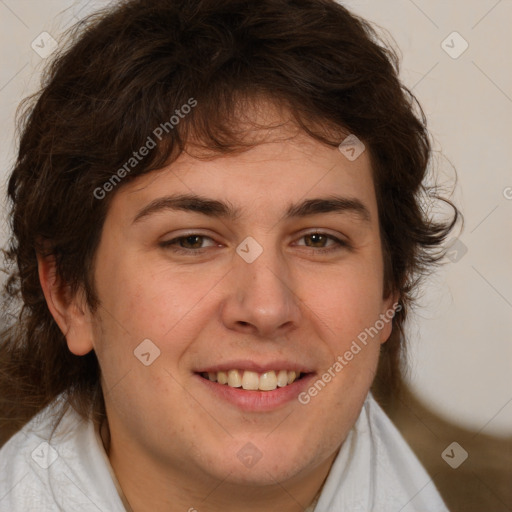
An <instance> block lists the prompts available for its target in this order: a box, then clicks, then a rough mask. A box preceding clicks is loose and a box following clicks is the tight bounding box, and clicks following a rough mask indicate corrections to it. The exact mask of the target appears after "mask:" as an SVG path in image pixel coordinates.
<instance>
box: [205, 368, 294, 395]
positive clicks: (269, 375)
mask: <svg viewBox="0 0 512 512" xmlns="http://www.w3.org/2000/svg"><path fill="white" fill-rule="evenodd" d="M203 376H204V377H208V379H210V380H211V381H213V382H218V383H219V384H227V385H228V386H231V387H232V388H240V387H241V388H242V389H247V390H255V391H256V390H260V391H272V390H274V389H276V388H277V387H280V388H282V387H284V386H287V385H288V384H291V383H292V382H293V381H295V380H296V379H297V377H299V376H300V372H295V371H286V370H279V371H277V370H276V371H274V370H271V371H269V372H265V373H262V374H258V373H256V372H252V371H250V370H229V371H227V372H208V373H204V374H203Z"/></svg>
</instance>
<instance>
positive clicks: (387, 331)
mask: <svg viewBox="0 0 512 512" xmlns="http://www.w3.org/2000/svg"><path fill="white" fill-rule="evenodd" d="M399 301H400V297H399V295H398V294H392V295H390V296H389V298H388V299H387V300H386V301H385V302H384V312H383V313H382V314H381V320H382V322H383V323H384V327H383V329H382V330H381V335H380V342H381V344H382V343H386V341H387V340H388V339H389V337H390V336H391V332H392V330H393V319H394V317H395V314H396V312H397V311H399V310H400V309H401V305H400V304H399Z"/></svg>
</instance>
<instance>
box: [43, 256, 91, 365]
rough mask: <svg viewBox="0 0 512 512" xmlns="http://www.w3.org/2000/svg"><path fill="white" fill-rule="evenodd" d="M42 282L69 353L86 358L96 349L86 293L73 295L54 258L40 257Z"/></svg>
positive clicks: (45, 295)
mask: <svg viewBox="0 0 512 512" xmlns="http://www.w3.org/2000/svg"><path fill="white" fill-rule="evenodd" d="M37 265H38V271H39V282H40V283H41V288H42V290H43V293H44V297H45V299H46V304H47V306H48V309H49V310H50V313H51V315H52V316H53V318H54V320H55V322H56V323H57V325H58V326H59V328H60V330H61V331H62V333H63V334H64V336H65V337H66V341H67V344H68V348H69V350H70V351H71V352H72V353H73V354H75V355H77V356H82V355H85V354H87V353H89V352H90V351H91V350H93V348H94V344H93V339H94V338H93V331H92V322H91V314H90V311H89V308H88V307H87V304H86V301H85V298H84V297H83V293H80V292H79V293H76V294H71V292H70V289H69V286H67V285H66V284H65V283H61V282H60V280H59V278H58V276H57V270H56V262H55V258H54V257H53V256H46V257H44V256H41V255H39V254H38V255H37Z"/></svg>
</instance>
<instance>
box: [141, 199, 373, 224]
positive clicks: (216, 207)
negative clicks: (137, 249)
mask: <svg viewBox="0 0 512 512" xmlns="http://www.w3.org/2000/svg"><path fill="white" fill-rule="evenodd" d="M167 210H171V211H172V210H178V211H186V212H196V213H200V214H203V215H206V216H208V217H213V218H223V219H229V220H231V221H235V220H237V219H238V218H239V217H240V215H241V214H242V210H241V209H240V208H235V207H234V206H233V205H232V204H231V203H229V202H224V201H219V200H216V199H210V198H207V197H201V196H198V195H195V194H178V195H172V196H165V197H160V198H158V199H155V200H154V201H151V202H150V203H149V204H148V205H146V206H145V207H144V208H142V209H141V210H140V211H139V212H138V213H137V214H136V215H135V217H134V219H133V222H132V223H133V224H135V223H137V222H139V221H140V220H142V219H144V218H147V217H149V216H150V215H153V214H155V213H160V212H162V211H167ZM322 213H352V214H355V215H356V216H358V217H359V218H360V219H361V220H363V221H365V222H370V220H371V216H370V211H369V209H368V208H367V207H366V206H365V205H364V204H363V203H362V202H361V201H360V200H359V199H356V198H351V197H342V196H337V195H330V196H328V197H321V198H313V199H306V200H304V201H302V202H300V203H297V204H291V205H290V206H289V207H288V209H287V210H286V213H285V214H284V216H283V217H282V219H281V220H286V219H291V218H301V217H309V216H311V215H319V214H322Z"/></svg>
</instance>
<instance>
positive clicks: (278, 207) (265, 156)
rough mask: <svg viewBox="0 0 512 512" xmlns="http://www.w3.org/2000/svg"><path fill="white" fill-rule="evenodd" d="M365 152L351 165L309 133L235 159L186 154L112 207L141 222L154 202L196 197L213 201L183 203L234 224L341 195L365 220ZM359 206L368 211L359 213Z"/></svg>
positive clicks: (368, 187) (368, 190)
mask: <svg viewBox="0 0 512 512" xmlns="http://www.w3.org/2000/svg"><path fill="white" fill-rule="evenodd" d="M365 153H366V152H363V153H362V154H361V155H360V156H359V157H358V158H357V159H356V160H352V161H351V160H349V159H347V158H346V156H344V154H343V153H342V152H341V151H340V150H339V149H338V148H335V147H334V148H333V147H329V146H326V145H325V144H322V143H320V142H318V141H316V140H314V139H312V138H311V137H308V136H306V135H303V134H299V135H296V136H294V137H293V138H288V139H284V138H282V139H281V140H273V141H272V142H265V143H261V144H259V145H257V146H255V147H253V148H252V149H250V150H248V151H245V152H243V153H239V154H235V155H233V154H231V155H222V156H216V157H214V158H208V159H198V158H196V157H194V156H192V155H191V154H188V153H187V152H184V153H182V154H181V155H180V157H179V158H178V159H177V160H176V161H174V162H173V163H172V164H170V165H168V166H166V167H164V168H162V169H159V170H156V171H153V172H151V173H148V174H147V175H144V176H140V177H138V178H136V179H135V180H133V181H132V182H130V183H128V184H127V185H126V186H125V187H123V188H122V189H121V190H120V191H119V192H118V193H117V194H116V197H115V198H114V201H113V203H112V206H111V207H112V209H113V210H114V213H115V212H117V213H121V212H125V213H126V212H128V211H129V212H134V211H137V214H135V218H140V217H141V216H144V215H145V214H146V213H147V212H144V209H145V208H146V209H147V208H149V209H151V208H152V207H154V205H153V206H152V205H151V203H158V201H162V200H165V199H166V198H168V197H169V196H171V195H172V196H176V195H180V196H188V197H189V198H191V197H193V196H196V197H199V198H204V199H206V200H208V199H211V201H210V202H209V204H206V202H207V201H203V203H202V204H201V205H198V206H197V207H196V206H195V205H194V204H193V201H190V200H189V201H188V203H187V201H182V203H181V204H184V203H187V205H188V209H189V210H194V209H196V210H197V211H204V210H205V209H209V211H210V212H211V213H212V214H214V215H218V216H223V217H226V218H231V219H232V220H236V219H240V218H243V217H248V216H250V215H253V216H254V213H255V211H258V215H261V216H263V215H264V214H265V213H266V214H267V216H268V217H269V218H270V217H274V218H275V216H276V215H278V216H279V217H280V218H283V217H285V216H286V215H287V214H288V217H289V216H290V214H291V213H293V212H292V210H293V208H292V205H297V204H299V200H304V199H307V198H317V197H324V198H325V197H328V196H332V197H334V196H336V197H342V198H343V199H344V200H345V203H349V202H352V206H355V207H354V208H352V210H353V211H354V212H355V213H357V212H358V210H359V213H360V214H361V216H362V217H364V216H365V215H366V214H369V213H370V212H371V211H372V210H374V208H375V198H374V187H373V179H372V172H371V165H370V159H369V156H368V155H367V154H365ZM356 203H358V204H359V205H363V206H362V207H361V208H358V206H357V205H356ZM175 204H177V203H176V202H175ZM157 206H158V204H157ZM345 206H347V204H346V205H345ZM348 206H350V205H348ZM183 209H185V208H183ZM310 211H312V210H310ZM295 213H297V208H295ZM123 216H124V215H123ZM366 216H367V217H369V216H370V215H366Z"/></svg>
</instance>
